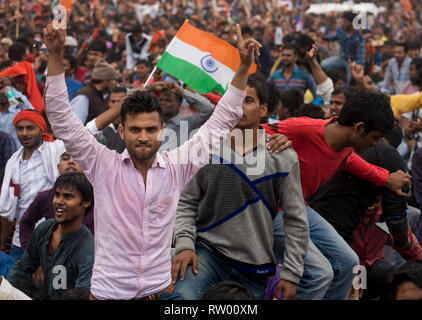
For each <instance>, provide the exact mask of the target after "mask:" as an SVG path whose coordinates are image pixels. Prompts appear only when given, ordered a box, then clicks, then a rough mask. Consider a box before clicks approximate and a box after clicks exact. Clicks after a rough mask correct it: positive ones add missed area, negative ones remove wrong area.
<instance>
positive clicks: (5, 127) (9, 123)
mask: <svg viewBox="0 0 422 320" xmlns="http://www.w3.org/2000/svg"><path fill="white" fill-rule="evenodd" d="M12 90H13V92H14V94H15V98H16V99H18V101H19V104H18V106H17V107H15V108H12V107H9V108H8V109H7V110H6V111H5V112H0V130H1V131H4V132H6V133H8V134H10V135H11V136H12V138H13V141H15V144H16V149H19V148H20V147H21V146H22V145H21V143H20V142H19V139H18V136H17V135H16V130H15V126H14V125H13V119H14V118H15V116H16V114H17V113H18V112H20V111H22V110H33V109H34V107H33V106H32V105H31V103H30V102H29V101H28V98H27V97H26V96H25V95H23V94H22V93H21V92H20V91H17V90H16V89H15V88H12Z"/></svg>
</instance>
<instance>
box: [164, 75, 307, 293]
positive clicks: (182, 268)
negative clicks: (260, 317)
mask: <svg viewBox="0 0 422 320" xmlns="http://www.w3.org/2000/svg"><path fill="white" fill-rule="evenodd" d="M267 101H268V91H267V87H266V84H265V80H264V81H263V80H262V79H260V77H259V76H256V75H252V76H249V78H248V85H247V88H246V97H245V100H244V104H243V111H244V115H243V117H242V118H241V119H240V120H239V122H238V124H237V126H236V128H235V129H234V130H233V131H232V132H231V135H230V137H229V138H228V139H226V141H225V142H224V143H223V144H222V145H221V148H220V154H219V155H215V154H214V155H212V157H211V159H210V164H208V165H206V166H205V167H203V168H202V169H201V170H200V171H199V172H198V173H197V175H196V176H195V177H194V178H193V179H192V181H191V182H190V183H189V184H188V185H187V186H186V187H185V189H184V191H183V193H182V195H181V197H180V200H179V204H178V208H177V213H176V220H175V230H174V242H175V254H176V256H175V257H174V259H173V261H172V278H173V282H175V291H176V292H178V293H179V294H181V295H182V296H183V297H184V298H185V299H192V300H196V299H201V297H202V293H203V292H204V291H205V290H206V289H207V288H208V287H209V286H211V285H213V284H214V283H217V282H220V281H224V280H233V281H237V282H240V283H242V284H244V285H245V286H246V287H248V288H249V289H250V290H251V291H252V292H253V293H254V294H255V296H256V297H257V298H258V299H263V298H264V294H265V288H266V284H267V278H268V277H269V276H271V275H273V274H274V272H275V267H276V259H275V256H274V252H273V244H274V236H273V220H274V218H275V216H276V215H277V210H278V206H280V207H281V208H282V209H283V210H284V214H283V219H284V228H285V233H286V241H285V250H284V261H283V265H282V271H281V272H280V279H281V280H280V281H279V283H278V286H277V291H276V294H275V297H276V298H279V297H280V296H281V295H283V296H284V299H294V297H295V295H296V284H297V283H298V282H299V278H300V277H301V276H302V274H303V266H304V258H305V255H306V253H307V248H308V241H309V227H308V220H307V214H306V209H305V205H304V200H303V196H302V189H301V184H300V175H299V161H298V158H297V155H296V153H295V152H294V151H293V149H291V148H288V149H286V150H284V151H282V152H281V153H270V152H269V151H268V149H267V147H268V145H267V143H266V141H268V140H267V136H266V134H265V132H264V130H263V129H262V127H260V125H259V124H260V120H261V118H262V117H265V115H266V113H267ZM189 264H192V268H188V265H189ZM179 273H180V278H179V279H178V277H179Z"/></svg>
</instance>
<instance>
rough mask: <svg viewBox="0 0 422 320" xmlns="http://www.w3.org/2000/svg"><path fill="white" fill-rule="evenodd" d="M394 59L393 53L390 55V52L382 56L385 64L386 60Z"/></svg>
mask: <svg viewBox="0 0 422 320" xmlns="http://www.w3.org/2000/svg"><path fill="white" fill-rule="evenodd" d="M393 57H394V55H393V54H392V53H390V52H387V53H383V54H382V55H381V62H384V61H386V60H390V59H392V58H393Z"/></svg>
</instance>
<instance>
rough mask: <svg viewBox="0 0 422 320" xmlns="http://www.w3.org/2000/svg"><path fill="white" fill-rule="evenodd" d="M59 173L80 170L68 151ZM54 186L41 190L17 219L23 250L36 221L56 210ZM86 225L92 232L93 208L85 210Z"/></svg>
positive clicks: (63, 158) (52, 216) (49, 217)
mask: <svg viewBox="0 0 422 320" xmlns="http://www.w3.org/2000/svg"><path fill="white" fill-rule="evenodd" d="M57 170H58V172H59V174H60V175H61V174H64V173H66V172H81V173H83V170H82V168H81V167H80V166H79V165H78V164H77V163H76V162H75V160H73V158H72V157H71V156H70V155H69V153H68V152H64V153H63V154H62V156H61V157H60V162H59V164H58V165H57ZM54 193H55V191H54V188H52V189H49V190H45V191H41V192H39V193H38V195H37V196H36V197H35V199H34V201H32V203H31V204H30V205H29V207H28V209H26V211H25V213H24V214H23V216H22V218H21V220H20V221H19V239H20V241H21V246H22V249H23V250H26V247H27V246H28V242H29V238H30V237H31V234H32V232H33V231H34V229H35V226H36V223H37V222H38V221H39V220H41V219H42V218H45V219H54V216H55V213H56V210H55V208H54V206H53V198H54ZM83 220H84V223H85V225H86V227H87V228H88V229H89V230H91V232H92V233H93V234H94V208H93V206H92V209H91V210H89V211H88V212H87V214H86V215H85V217H84V219H83Z"/></svg>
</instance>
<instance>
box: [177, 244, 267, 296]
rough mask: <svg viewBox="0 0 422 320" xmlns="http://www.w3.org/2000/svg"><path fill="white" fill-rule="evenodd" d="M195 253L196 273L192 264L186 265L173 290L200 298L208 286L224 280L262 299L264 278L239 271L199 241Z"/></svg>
mask: <svg viewBox="0 0 422 320" xmlns="http://www.w3.org/2000/svg"><path fill="white" fill-rule="evenodd" d="M195 253H196V255H197V256H198V273H197V274H194V273H193V271H192V265H188V267H187V269H186V273H185V278H184V280H183V281H181V280H179V278H178V279H177V282H176V284H175V286H174V292H175V293H179V294H180V295H181V296H182V297H183V298H184V299H185V300H200V299H201V298H202V295H203V294H204V292H205V290H206V289H208V287H210V286H212V285H213V284H216V283H218V282H221V281H226V280H230V281H236V282H239V283H241V284H243V285H244V286H246V287H247V288H248V289H249V290H251V291H252V292H253V294H254V295H255V297H256V298H257V299H259V300H262V299H264V295H265V288H266V286H267V279H266V278H264V277H262V276H260V277H257V276H255V275H253V274H245V273H244V272H240V271H239V270H237V269H235V268H233V267H231V266H230V265H228V264H227V263H226V262H225V261H224V260H223V259H221V258H220V257H218V256H217V255H215V254H214V253H213V252H211V251H210V250H208V249H207V248H205V247H204V246H203V245H201V244H200V243H197V244H196V245H195Z"/></svg>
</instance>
